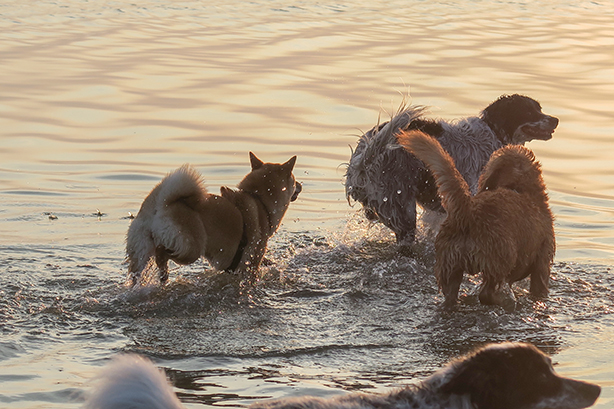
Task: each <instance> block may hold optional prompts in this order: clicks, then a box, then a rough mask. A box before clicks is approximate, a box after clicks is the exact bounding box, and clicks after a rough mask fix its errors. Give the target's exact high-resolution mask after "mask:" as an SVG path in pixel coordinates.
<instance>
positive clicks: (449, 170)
mask: <svg viewBox="0 0 614 409" xmlns="http://www.w3.org/2000/svg"><path fill="white" fill-rule="evenodd" d="M397 139H398V141H399V144H400V145H401V146H403V148H405V149H406V150H407V151H409V152H411V153H413V154H414V155H416V157H417V158H418V159H420V160H421V161H422V162H424V163H425V164H426V166H427V167H428V168H429V169H430V171H431V172H433V174H434V175H435V180H436V181H437V188H438V189H439V194H440V195H441V196H442V204H443V207H444V208H445V209H446V211H447V212H448V213H449V214H451V213H455V212H459V211H465V210H468V208H469V203H470V200H471V195H470V193H469V186H468V185H467V182H466V181H465V179H464V178H463V177H462V176H461V174H460V173H459V171H458V170H457V169H456V166H454V160H453V159H452V157H450V155H449V154H448V153H447V152H446V151H444V150H443V148H442V147H441V145H440V144H439V142H438V141H437V139H435V138H433V137H432V136H429V135H427V134H425V133H424V132H421V131H407V132H401V133H400V134H399V135H398V136H397Z"/></svg>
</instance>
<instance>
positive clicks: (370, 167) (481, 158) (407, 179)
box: [345, 94, 559, 244]
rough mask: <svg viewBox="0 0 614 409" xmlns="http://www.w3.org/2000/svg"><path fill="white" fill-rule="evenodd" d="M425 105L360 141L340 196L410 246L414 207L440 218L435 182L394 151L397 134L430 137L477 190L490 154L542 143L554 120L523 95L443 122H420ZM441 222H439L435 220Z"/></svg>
mask: <svg viewBox="0 0 614 409" xmlns="http://www.w3.org/2000/svg"><path fill="white" fill-rule="evenodd" d="M425 109H426V108H425V107H422V106H409V107H402V108H401V109H400V111H399V112H398V113H397V114H396V115H394V116H393V117H392V119H391V120H390V121H389V122H386V123H384V124H381V125H378V126H376V127H374V128H373V129H371V130H370V131H369V132H367V133H365V134H364V135H363V136H361V137H360V140H359V141H358V146H357V147H356V149H355V150H354V151H353V152H352V156H351V158H350V163H349V164H348V167H347V172H346V175H345V176H346V181H345V192H346V197H347V198H348V201H349V200H350V198H352V199H354V200H355V201H357V202H359V203H361V204H362V206H363V208H364V211H365V216H366V217H367V218H368V219H369V220H379V221H380V222H382V223H384V225H386V226H387V227H389V228H390V229H391V230H392V231H393V232H394V233H395V235H396V239H397V242H398V243H401V244H411V243H412V242H413V241H414V240H415V236H416V215H417V212H416V204H419V205H420V206H422V207H423V208H424V209H425V211H427V212H428V211H431V212H435V213H438V214H440V215H444V214H445V212H444V210H443V208H442V207H441V200H440V198H439V195H438V194H437V185H436V184H435V179H434V178H433V175H432V174H431V173H430V172H429V170H428V169H427V168H426V167H425V166H424V164H423V163H422V162H421V161H420V160H419V159H417V158H416V157H415V156H414V155H412V154H411V153H409V152H407V151H405V150H404V149H400V146H399V144H398V143H397V139H396V136H397V134H398V133H399V132H400V131H407V130H412V129H416V130H420V131H422V132H424V133H426V134H429V135H431V136H433V137H435V138H436V139H437V140H438V141H439V143H440V144H441V146H442V147H443V148H444V150H445V151H446V152H448V153H449V154H450V156H451V157H452V159H454V163H455V165H456V167H457V169H458V170H459V172H460V173H461V175H462V176H463V177H464V178H465V180H466V181H467V184H468V185H469V188H470V190H471V193H472V194H475V193H476V191H477V185H478V179H479V177H480V173H481V171H482V169H483V167H484V165H486V163H487V162H488V159H489V158H490V155H491V154H492V153H493V152H494V151H496V150H497V149H499V148H501V147H503V146H505V145H510V144H516V145H524V144H525V142H529V141H531V140H533V139H540V140H548V139H550V138H552V132H554V129H555V128H556V127H557V125H558V123H559V120H558V119H557V118H555V117H553V116H550V115H546V114H544V113H542V110H541V106H540V104H539V103H538V102H537V101H535V100H534V99H532V98H529V97H526V96H523V95H518V94H514V95H503V96H501V97H499V99H497V100H496V101H495V102H493V103H492V104H490V105H489V106H488V107H487V108H486V109H484V110H483V111H482V113H481V114H480V116H474V117H468V118H464V119H460V120H457V121H452V122H447V121H444V120H439V119H438V120H434V119H426V118H424V115H423V114H424V111H425ZM441 219H442V218H441Z"/></svg>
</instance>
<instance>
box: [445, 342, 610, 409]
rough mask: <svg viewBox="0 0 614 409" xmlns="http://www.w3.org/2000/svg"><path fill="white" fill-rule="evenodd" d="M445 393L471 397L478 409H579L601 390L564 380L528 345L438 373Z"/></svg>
mask: <svg viewBox="0 0 614 409" xmlns="http://www.w3.org/2000/svg"><path fill="white" fill-rule="evenodd" d="M437 376H438V377H439V379H440V380H441V382H442V385H441V388H442V391H443V392H444V393H448V394H451V395H460V396H463V395H465V396H467V395H468V396H469V397H470V399H471V402H472V404H473V405H474V406H475V407H476V408H477V409H487V408H489V409H492V408H499V409H512V408H514V409H545V408H549V409H581V408H586V407H589V406H591V405H592V404H594V403H595V401H596V400H597V398H598V397H599V394H600V393H601V388H600V387H599V386H597V385H594V384H591V383H588V382H582V381H576V380H573V379H569V378H564V377H561V376H559V375H557V374H556V373H555V372H554V369H553V368H552V360H551V359H550V358H548V357H547V356H546V355H544V354H542V353H541V352H540V351H539V350H538V349H537V348H535V347H533V346H531V345H529V344H520V343H504V344H493V345H489V346H486V347H485V348H482V349H480V350H478V351H477V352H475V353H474V354H472V355H469V356H467V357H465V358H463V359H460V360H459V361H457V362H455V363H452V364H451V365H450V366H449V367H447V368H445V369H443V370H442V372H440V373H439V374H438V375H437Z"/></svg>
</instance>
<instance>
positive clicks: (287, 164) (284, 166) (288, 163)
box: [281, 156, 296, 172]
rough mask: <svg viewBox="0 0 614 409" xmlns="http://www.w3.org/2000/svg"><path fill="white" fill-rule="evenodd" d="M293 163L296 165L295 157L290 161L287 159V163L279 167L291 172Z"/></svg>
mask: <svg viewBox="0 0 614 409" xmlns="http://www.w3.org/2000/svg"><path fill="white" fill-rule="evenodd" d="M295 163H296V156H293V157H291V158H290V159H288V161H287V162H286V163H284V164H283V165H281V167H282V168H284V169H288V170H289V171H290V172H292V169H294V164H295Z"/></svg>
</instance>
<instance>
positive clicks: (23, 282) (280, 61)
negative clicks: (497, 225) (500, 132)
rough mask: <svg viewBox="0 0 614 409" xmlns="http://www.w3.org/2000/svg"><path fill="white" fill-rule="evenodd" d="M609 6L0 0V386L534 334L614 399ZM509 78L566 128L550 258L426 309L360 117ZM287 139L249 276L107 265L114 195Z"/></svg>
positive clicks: (264, 379) (271, 148)
mask: <svg viewBox="0 0 614 409" xmlns="http://www.w3.org/2000/svg"><path fill="white" fill-rule="evenodd" d="M612 21H614V9H613V8H612V7H611V5H610V4H609V3H608V2H566V1H555V2H545V1H533V2H512V1H509V2H497V1H478V2H462V1H449V2H438V1H400V0H392V1H388V2H385V4H379V3H377V2H375V3H374V2H367V1H364V2H363V1H355V2H352V3H351V4H338V3H322V2H317V1H313V0H304V1H298V2H294V3H287V2H277V1H260V0H257V1H252V2H243V1H215V0H214V1H208V2H195V1H179V2H163V1H155V0H146V1H140V2H137V3H134V2H132V3H131V2H124V1H113V0H105V1H98V2H91V1H85V0H83V1H79V0H67V1H62V2H53V1H39V2H35V3H32V4H29V5H28V6H27V7H26V6H25V5H24V3H23V2H21V1H5V2H4V3H3V4H2V5H0V30H1V31H0V39H1V40H2V41H1V42H0V67H1V68H0V72H1V73H2V75H0V86H1V89H2V93H0V124H1V128H0V129H1V130H0V137H1V139H0V219H1V223H0V266H2V267H0V271H1V274H0V324H1V325H0V334H1V338H0V406H2V407H5V408H66V407H73V408H77V407H79V406H80V405H81V404H82V400H83V394H84V392H85V391H86V390H87V388H88V384H87V380H88V379H89V378H90V377H91V376H92V375H93V374H94V373H95V372H96V370H97V369H98V368H99V367H100V366H101V365H103V364H104V363H105V362H107V360H108V358H109V357H111V356H113V355H115V354H116V353H118V352H122V351H134V352H139V353H142V354H145V355H147V356H149V357H150V358H152V359H154V361H155V362H156V363H157V364H158V365H159V366H162V367H164V368H166V369H167V371H168V374H169V376H170V377H171V379H172V380H173V383H174V384H175V386H176V391H177V392H178V393H179V394H180V397H181V399H182V400H183V401H184V402H185V403H186V406H187V407H189V408H198V407H203V406H207V405H224V406H239V405H247V404H249V403H250V402H253V401H254V399H261V398H268V397H281V396H288V395H302V394H316V395H319V396H330V395H332V394H337V393H342V392H343V391H344V390H357V389H358V390H365V391H383V390H385V389H386V388H388V387H392V386H399V385H402V384H407V383H411V382H415V381H417V380H420V379H423V378H424V377H426V376H428V375H429V374H430V373H432V372H433V371H434V370H435V369H437V368H439V367H441V365H443V364H444V363H445V362H447V361H449V360H450V359H452V358H454V357H457V356H458V355H459V354H462V353H465V352H468V351H470V350H472V349H473V348H475V347H476V346H478V345H482V344H484V343H487V342H498V341H504V340H511V341H525V342H531V343H533V344H535V345H536V346H538V347H539V348H540V349H541V350H542V351H544V352H546V353H548V354H550V355H552V356H553V359H554V361H555V362H556V363H557V364H558V365H557V367H556V369H557V371H558V372H560V373H562V374H564V375H566V376H572V377H576V378H579V379H584V380H587V381H593V382H596V383H598V384H600V385H601V386H602V387H603V392H602V397H601V398H600V400H599V401H598V403H597V405H596V407H598V408H613V407H614V371H613V370H612V366H613V364H614V359H613V358H612V349H613V347H614V345H613V342H612V339H613V338H614V330H612V328H613V327H612V324H613V322H612V309H613V308H614V306H613V296H612V288H613V284H614V277H613V276H612V271H611V268H612V265H613V263H612V257H613V255H614V176H613V175H614V161H612V159H611V158H612V155H611V152H612V151H613V149H614V142H613V139H612V135H614V123H613V116H612V112H613V111H614V103H613V102H612V95H614V68H613V66H612V61H614V29H613V28H612V27H613V26H612ZM504 93H522V94H526V95H529V96H531V97H533V98H535V99H537V100H539V101H540V103H541V105H542V106H543V108H544V112H546V113H548V114H551V115H554V116H557V117H558V118H559V119H560V125H559V127H558V129H557V131H556V132H555V134H554V138H553V139H552V140H550V141H547V142H543V141H535V142H532V143H529V144H528V147H530V148H531V149H533V150H534V151H535V153H536V155H537V157H538V159H539V160H540V161H541V162H542V164H543V170H544V177H545V179H546V183H547V185H548V189H549V194H550V198H551V206H552V209H553V212H554V213H555V216H556V225H555V228H556V234H557V246H558V250H557V256H556V263H555V266H554V268H553V279H552V291H551V295H550V297H549V298H548V299H547V300H545V301H544V302H532V301H530V300H529V299H528V298H527V297H526V296H525V295H526V292H527V285H526V283H521V284H520V285H519V286H518V287H517V288H516V292H517V293H518V294H519V295H520V306H519V309H518V311H516V312H514V313H511V314H507V313H504V312H503V311H502V310H499V309H497V308H492V307H482V306H480V305H478V304H476V303H473V302H471V300H472V298H471V295H470V293H471V291H473V289H474V288H475V286H477V285H478V283H479V280H478V279H475V280H468V281H467V283H466V285H465V289H464V291H465V293H467V294H469V296H468V300H469V301H468V302H467V303H465V304H463V305H462V306H461V307H460V308H459V310H458V311H457V312H455V313H452V314H448V313H444V312H443V311H442V310H441V309H440V308H439V305H440V303H441V301H442V299H441V295H440V294H438V291H437V286H436V283H435V279H434V278H433V276H432V265H433V252H432V246H431V245H430V244H429V241H428V240H423V241H422V242H421V243H420V245H419V246H417V248H416V249H415V251H414V252H411V253H404V252H399V250H398V249H397V248H396V246H395V245H394V243H393V239H392V237H391V235H390V232H389V231H387V230H386V229H384V228H382V227H381V226H377V225H375V226H374V225H370V224H369V223H368V222H366V220H365V219H364V218H363V217H362V216H361V215H360V214H359V213H358V210H359V209H358V206H354V207H350V206H349V205H348V203H347V201H346V200H345V197H344V190H343V175H344V172H345V166H344V163H345V162H347V161H348V160H349V156H350V152H351V150H350V147H354V146H355V144H356V141H357V137H358V136H359V135H360V134H361V133H362V132H364V131H367V130H368V129H370V128H371V127H372V126H373V125H375V124H376V123H377V121H378V116H381V118H382V119H386V118H387V117H388V116H389V115H390V113H391V112H394V111H395V110H396V109H397V108H398V106H399V105H400V104H401V103H402V101H403V98H404V97H405V96H407V95H408V94H409V96H410V99H411V101H412V102H413V103H416V104H421V105H428V106H430V107H431V108H430V115H432V116H436V117H442V118H446V119H452V118H459V117H463V116H469V115H476V114H478V113H479V111H480V110H481V109H483V108H484V107H486V105H488V104H489V103H490V102H491V101H493V100H494V99H496V98H497V97H498V96H499V95H501V94H504ZM250 150H251V151H253V152H255V153H256V154H257V155H258V156H259V157H261V158H262V159H264V160H266V161H271V162H283V161H286V160H287V159H288V158H290V157H291V156H293V155H298V161H297V166H296V168H295V175H296V177H297V179H298V180H300V181H301V182H302V183H303V188H304V189H303V192H302V194H301V195H300V197H299V200H298V201H296V202H294V203H292V205H291V206H290V210H289V211H288V213H287V215H286V217H285V219H284V223H283V225H282V227H281V229H280V231H279V232H278V234H277V235H276V236H275V237H274V238H273V240H272V241H271V243H270V251H269V253H268V255H267V257H268V258H269V259H270V261H271V264H270V265H269V266H267V267H265V268H263V271H262V278H261V280H260V281H259V282H258V283H257V284H256V285H255V286H249V287H246V286H241V285H239V284H238V283H237V285H236V286H231V287H230V288H229V287H226V286H222V285H221V284H220V281H219V278H218V276H217V275H216V274H215V273H213V272H211V270H210V269H209V267H208V266H207V265H206V264H204V263H202V262H199V263H196V264H194V265H192V266H189V267H182V268H173V269H172V271H171V281H170V283H169V284H168V285H167V286H165V287H163V288H160V287H156V286H153V287H147V288H145V289H142V290H138V291H130V290H129V289H128V288H127V287H126V286H125V285H124V279H125V274H126V266H125V265H124V264H123V260H124V239H125V233H126V230H127V228H128V226H129V223H130V219H129V218H128V216H129V214H130V213H132V214H136V212H137V211H138V209H139V206H140V203H141V201H142V200H143V198H144V197H145V195H146V194H147V193H148V192H149V190H150V189H151V188H152V187H153V186H154V185H155V184H156V183H157V182H158V181H159V180H160V179H161V178H162V177H163V176H164V175H165V174H166V173H167V172H169V171H170V170H172V169H174V168H176V167H178V166H180V165H181V164H183V163H186V162H189V163H192V164H193V165H194V166H195V167H196V168H197V169H198V170H199V171H201V172H202V173H203V174H204V175H205V179H206V181H207V184H208V185H209V187H210V190H211V191H217V190H218V189H219V186H221V185H228V186H234V185H236V183H237V182H238V181H239V180H240V179H241V178H242V177H243V175H244V174H245V173H247V172H248V170H249V160H248V151H250Z"/></svg>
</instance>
